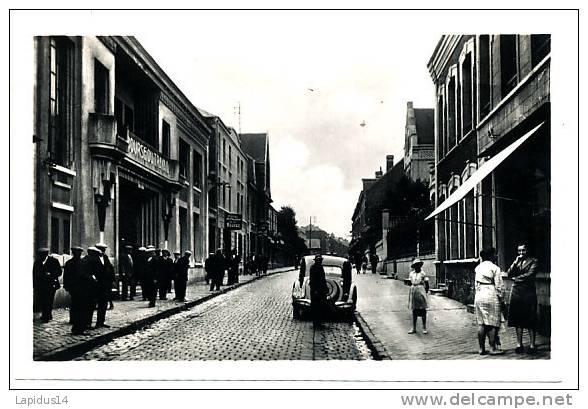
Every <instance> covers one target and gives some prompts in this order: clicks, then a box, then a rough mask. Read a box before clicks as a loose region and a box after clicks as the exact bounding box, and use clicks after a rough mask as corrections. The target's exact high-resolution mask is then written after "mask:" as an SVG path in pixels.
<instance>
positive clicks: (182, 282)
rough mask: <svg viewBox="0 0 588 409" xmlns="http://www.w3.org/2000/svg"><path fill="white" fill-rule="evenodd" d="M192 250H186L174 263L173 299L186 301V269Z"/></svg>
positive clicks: (188, 267)
mask: <svg viewBox="0 0 588 409" xmlns="http://www.w3.org/2000/svg"><path fill="white" fill-rule="evenodd" d="M191 256H192V252H191V251H190V250H186V251H185V252H184V255H183V256H182V257H180V258H179V259H178V261H176V263H175V264H174V275H175V277H174V291H175V294H176V296H175V298H174V300H176V301H180V302H184V301H186V286H187V284H188V270H189V269H190V257H191Z"/></svg>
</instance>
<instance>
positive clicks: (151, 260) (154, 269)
mask: <svg viewBox="0 0 588 409" xmlns="http://www.w3.org/2000/svg"><path fill="white" fill-rule="evenodd" d="M146 253H147V261H146V263H145V272H144V277H143V279H144V281H143V293H144V294H143V295H145V296H146V297H147V300H148V301H149V308H152V307H155V300H156V298H157V276H158V272H159V260H158V259H157V249H156V248H155V247H153V246H149V247H147V251H146Z"/></svg>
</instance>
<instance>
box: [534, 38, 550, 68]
mask: <svg viewBox="0 0 588 409" xmlns="http://www.w3.org/2000/svg"><path fill="white" fill-rule="evenodd" d="M550 52H551V35H550V34H532V35H531V64H532V65H533V67H535V66H536V65H537V64H539V63H540V62H541V61H542V60H543V59H544V58H545V57H547V54H549V53H550Z"/></svg>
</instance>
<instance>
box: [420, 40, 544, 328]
mask: <svg viewBox="0 0 588 409" xmlns="http://www.w3.org/2000/svg"><path fill="white" fill-rule="evenodd" d="M550 60H551V54H550V36H549V35H546V34H533V35H514V34H513V35H477V36H472V35H448V36H442V37H441V39H440V40H439V42H438V44H437V47H436V49H435V51H434V53H433V55H432V56H431V59H430V60H429V63H428V68H429V71H430V73H431V76H432V79H433V82H434V83H435V89H436V101H437V106H436V111H435V116H436V121H435V122H436V129H435V147H436V151H435V169H434V175H433V176H432V180H433V181H434V188H433V189H432V193H433V194H432V197H433V199H434V200H435V204H436V206H438V207H439V209H438V210H436V212H435V213H434V214H432V215H435V217H436V220H437V221H436V237H437V240H436V241H437V249H436V252H437V259H438V278H439V280H440V281H442V282H446V283H447V285H448V290H449V293H450V295H451V296H453V297H455V298H457V299H460V300H462V301H464V302H471V301H472V300H473V283H472V281H473V269H474V267H475V265H476V263H477V255H478V252H479V251H480V250H481V249H482V248H485V247H490V246H493V247H496V248H497V251H498V264H499V266H500V267H501V268H503V269H506V268H508V266H509V265H510V264H511V263H512V261H513V260H514V258H515V256H516V248H517V244H519V243H526V244H527V245H528V246H529V249H530V252H531V253H532V255H534V256H535V257H537V258H538V259H539V265H540V273H539V275H538V277H537V283H538V285H537V292H538V302H539V311H540V322H541V329H542V331H543V332H546V333H548V332H549V330H550V299H549V291H550V290H549V289H550V284H549V283H550V269H551V267H550V248H551V237H550V235H551V229H550V222H551V219H550V139H551V134H550V87H549V84H550ZM462 185H463V187H462V188H461V189H460V187H461V186H462ZM470 187H471V188H470ZM444 202H445V203H444ZM439 210H443V211H440V212H439ZM437 213H438V214H437ZM507 285H508V283H507Z"/></svg>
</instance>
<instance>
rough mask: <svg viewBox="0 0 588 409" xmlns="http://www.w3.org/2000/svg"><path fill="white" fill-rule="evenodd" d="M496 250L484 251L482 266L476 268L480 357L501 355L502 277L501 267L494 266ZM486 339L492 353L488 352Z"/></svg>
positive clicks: (476, 306) (481, 254) (475, 302)
mask: <svg viewBox="0 0 588 409" xmlns="http://www.w3.org/2000/svg"><path fill="white" fill-rule="evenodd" d="M495 260H496V250H495V249H494V248H488V249H484V250H482V251H481V252H480V264H479V265H478V266H476V268H475V273H476V276H475V285H476V296H475V299H474V307H475V311H476V321H477V322H478V344H479V346H480V350H479V354H480V355H486V354H490V355H500V354H502V351H500V350H499V349H498V342H497V336H498V330H499V328H500V324H501V320H502V311H501V302H502V275H501V272H500V267H498V266H497V265H496V264H494V262H495ZM486 337H488V342H489V344H490V351H486Z"/></svg>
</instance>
